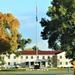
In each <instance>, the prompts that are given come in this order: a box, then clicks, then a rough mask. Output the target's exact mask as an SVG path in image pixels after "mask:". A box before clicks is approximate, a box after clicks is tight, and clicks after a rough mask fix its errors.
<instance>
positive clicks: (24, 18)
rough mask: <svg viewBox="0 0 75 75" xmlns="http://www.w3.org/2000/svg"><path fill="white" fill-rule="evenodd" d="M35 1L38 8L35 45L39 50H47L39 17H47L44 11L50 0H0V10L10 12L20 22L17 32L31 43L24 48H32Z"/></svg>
mask: <svg viewBox="0 0 75 75" xmlns="http://www.w3.org/2000/svg"><path fill="white" fill-rule="evenodd" d="M36 1H37V8H38V14H37V16H38V23H37V46H38V47H39V49H41V50H49V49H48V45H47V41H45V40H42V38H41V31H42V29H43V28H42V27H41V25H40V23H39V22H40V21H41V18H48V17H47V16H46V12H47V10H48V6H50V5H51V4H50V2H51V0H0V11H1V12H2V13H11V14H13V16H14V17H16V18H17V19H18V20H19V22H20V28H19V33H21V34H22V36H23V38H25V39H28V38H31V39H32V43H31V44H29V45H27V47H26V48H32V47H33V46H35V45H36V19H35V17H36Z"/></svg>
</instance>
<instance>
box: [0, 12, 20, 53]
mask: <svg viewBox="0 0 75 75" xmlns="http://www.w3.org/2000/svg"><path fill="white" fill-rule="evenodd" d="M17 28H19V21H18V20H17V19H16V18H15V17H14V16H13V15H12V14H10V13H7V14H3V13H1V12H0V53H3V52H9V53H15V52H17V46H18V43H17V39H18V38H17V34H18V29H17Z"/></svg>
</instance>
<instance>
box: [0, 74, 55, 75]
mask: <svg viewBox="0 0 75 75" xmlns="http://www.w3.org/2000/svg"><path fill="white" fill-rule="evenodd" d="M0 75H56V74H0Z"/></svg>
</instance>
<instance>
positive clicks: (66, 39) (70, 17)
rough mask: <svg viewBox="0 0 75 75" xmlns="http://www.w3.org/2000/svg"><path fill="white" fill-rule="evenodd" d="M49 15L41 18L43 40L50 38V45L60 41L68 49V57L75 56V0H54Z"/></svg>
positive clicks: (62, 47)
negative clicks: (46, 17)
mask: <svg viewBox="0 0 75 75" xmlns="http://www.w3.org/2000/svg"><path fill="white" fill-rule="evenodd" d="M51 4H52V5H51V6H49V9H48V12H47V16H48V17H50V19H45V18H42V19H41V22H40V23H41V26H42V27H43V31H42V32H41V36H42V39H43V40H48V47H49V48H52V47H54V46H55V44H57V43H59V44H60V45H61V49H62V50H65V51H66V57H67V58H72V59H73V58H74V57H75V0H53V1H52V3H51Z"/></svg>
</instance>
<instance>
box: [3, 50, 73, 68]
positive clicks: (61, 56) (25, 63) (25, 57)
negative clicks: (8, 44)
mask: <svg viewBox="0 0 75 75" xmlns="http://www.w3.org/2000/svg"><path fill="white" fill-rule="evenodd" d="M20 53H21V55H20V56H19V57H16V55H15V54H11V55H8V56H5V57H4V59H5V61H6V64H5V67H12V66H15V65H16V64H19V65H20V66H21V67H28V68H34V65H35V64H36V62H38V65H39V67H40V68H41V67H49V66H50V67H52V66H53V65H52V63H51V62H50V64H49V63H48V59H51V58H52V57H53V56H57V59H58V60H57V67H71V66H72V65H71V63H70V59H66V58H65V52H62V51H38V54H37V55H36V51H20Z"/></svg>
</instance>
